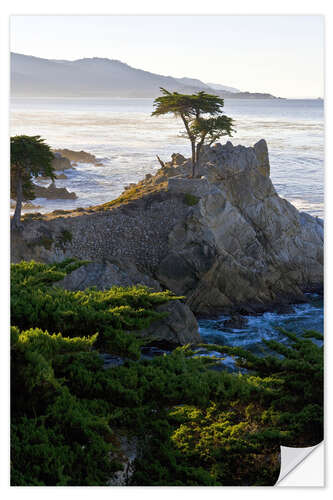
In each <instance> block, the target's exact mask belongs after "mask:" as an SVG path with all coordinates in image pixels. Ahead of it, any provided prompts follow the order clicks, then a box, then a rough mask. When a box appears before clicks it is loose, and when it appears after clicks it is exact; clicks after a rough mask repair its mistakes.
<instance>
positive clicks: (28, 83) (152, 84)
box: [11, 53, 274, 99]
mask: <svg viewBox="0 0 333 500" xmlns="http://www.w3.org/2000/svg"><path fill="white" fill-rule="evenodd" d="M160 87H165V88H167V89H168V90H171V91H177V92H184V93H193V92H197V91H198V90H204V91H206V92H211V93H214V94H218V95H221V96H222V97H225V98H252V97H256V98H263V99H269V98H271V99H272V98H274V96H272V95H271V94H260V93H249V92H239V91H238V89H234V88H233V87H227V86H224V85H220V84H206V83H204V82H202V81H200V80H197V79H194V78H186V77H184V78H174V77H172V76H163V75H158V74H156V73H151V72H149V71H144V70H141V69H137V68H133V67H132V66H129V65H128V64H126V63H123V62H121V61H118V60H115V59H107V58H99V57H93V58H85V59H78V60H76V61H66V60H55V59H43V58H40V57H35V56H27V55H24V54H16V53H11V95H12V97H157V96H158V95H159V94H160V90H159V89H160Z"/></svg>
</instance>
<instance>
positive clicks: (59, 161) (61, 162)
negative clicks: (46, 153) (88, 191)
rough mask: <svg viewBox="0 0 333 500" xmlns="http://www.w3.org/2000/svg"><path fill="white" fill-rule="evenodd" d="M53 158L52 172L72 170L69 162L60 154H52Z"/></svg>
mask: <svg viewBox="0 0 333 500" xmlns="http://www.w3.org/2000/svg"><path fill="white" fill-rule="evenodd" d="M53 155H54V158H53V160H52V167H53V168H54V170H66V169H68V168H72V165H71V162H70V161H69V159H68V158H65V157H64V156H62V155H61V154H60V153H57V152H55V153H53Z"/></svg>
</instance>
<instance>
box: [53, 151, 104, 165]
mask: <svg viewBox="0 0 333 500" xmlns="http://www.w3.org/2000/svg"><path fill="white" fill-rule="evenodd" d="M54 151H55V154H60V155H61V156H63V157H65V158H67V159H68V160H70V161H73V162H76V163H92V164H93V165H103V164H102V163H101V162H100V161H99V160H97V158H96V156H95V155H93V154H91V153H87V152H86V151H73V150H72V149H55V150H54Z"/></svg>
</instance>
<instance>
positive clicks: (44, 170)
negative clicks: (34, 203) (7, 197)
mask: <svg viewBox="0 0 333 500" xmlns="http://www.w3.org/2000/svg"><path fill="white" fill-rule="evenodd" d="M52 159H53V153H52V151H51V149H50V147H49V146H48V145H47V144H45V142H44V139H42V138H41V137H40V136H39V135H35V136H28V135H16V136H14V137H11V139H10V183H11V186H10V191H11V197H12V198H14V199H15V200H16V208H15V213H14V216H13V221H12V226H13V228H18V227H19V226H20V220H21V210H22V201H23V200H24V199H26V200H33V199H34V198H35V194H34V190H33V183H32V179H33V177H38V175H44V176H46V177H50V178H51V179H52V180H53V179H55V174H54V169H53V167H52Z"/></svg>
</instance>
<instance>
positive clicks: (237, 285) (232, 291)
mask: <svg viewBox="0 0 333 500" xmlns="http://www.w3.org/2000/svg"><path fill="white" fill-rule="evenodd" d="M190 173H191V161H190V160H189V159H185V158H184V157H182V156H181V155H174V156H173V158H172V161H171V162H169V163H166V164H165V167H164V168H162V169H160V170H159V171H158V172H157V174H156V175H154V176H148V177H147V178H146V179H145V180H143V181H141V182H140V183H138V184H137V185H136V186H134V187H131V189H129V190H127V191H126V192H125V193H123V195H122V196H121V197H120V198H119V200H118V201H115V202H112V203H110V204H109V205H108V204H106V205H103V206H101V207H96V208H95V209H94V210H92V211H91V213H85V214H82V215H80V214H78V213H72V214H71V213H70V212H69V213H68V214H67V215H64V216H63V217H52V216H47V217H44V218H42V219H41V220H31V221H26V222H25V223H24V227H23V229H22V231H21V233H20V234H19V235H17V236H15V241H14V242H13V245H12V250H13V259H14V260H19V259H21V258H25V255H26V252H28V253H27V255H33V256H34V258H37V259H41V260H46V261H52V260H53V259H62V258H64V257H70V256H75V257H78V258H84V259H90V260H92V261H96V262H102V261H109V262H111V261H113V260H115V261H117V262H118V263H120V267H121V268H122V269H123V268H124V266H123V264H122V263H126V265H128V264H129V263H130V265H131V266H134V268H135V269H137V270H138V271H139V272H140V273H141V276H142V275H145V276H146V277H147V278H149V279H153V280H155V281H157V282H158V283H159V285H160V286H161V287H162V288H168V289H171V290H172V291H174V292H175V293H176V294H179V295H184V296H186V304H187V305H188V306H189V307H190V309H191V310H192V311H193V312H195V313H198V314H216V313H218V312H229V311H237V310H238V311H242V312H243V313H244V312H246V311H248V312H251V311H252V312H253V311H263V310H265V309H267V308H269V307H272V306H273V305H276V304H284V303H290V302H294V301H301V300H304V295H303V292H304V291H308V290H314V289H316V288H318V287H321V286H322V282H323V222H322V221H321V220H319V219H318V218H315V217H312V216H310V215H309V214H306V213H303V212H299V211H298V210H297V209H296V208H295V207H294V206H293V205H292V204H291V203H289V202H288V201H287V200H285V199H283V198H281V197H280V196H278V194H277V193H276V191H275V189H274V186H273V184H272V182H271V180H270V177H269V174H270V166H269V157H268V151H267V145H266V142H265V141H264V140H261V141H259V142H258V143H257V144H255V145H254V147H244V146H233V145H232V144H231V143H230V142H228V143H227V144H225V145H224V146H222V145H221V144H216V145H214V146H213V147H205V148H203V150H202V158H201V161H200V164H199V165H198V168H197V174H198V178H196V179H191V178H190ZM64 230H66V231H70V232H71V234H72V239H71V241H70V242H68V243H66V245H64V246H62V247H59V246H58V247H57V245H56V244H55V242H56V241H57V238H58V237H59V236H58V235H59V234H61V231H64ZM41 234H49V235H51V236H50V237H51V238H52V240H53V242H54V243H53V244H52V245H51V247H50V248H42V247H41V245H40V244H39V243H38V242H39V241H40V238H41ZM126 265H125V267H126ZM140 279H141V278H140Z"/></svg>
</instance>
